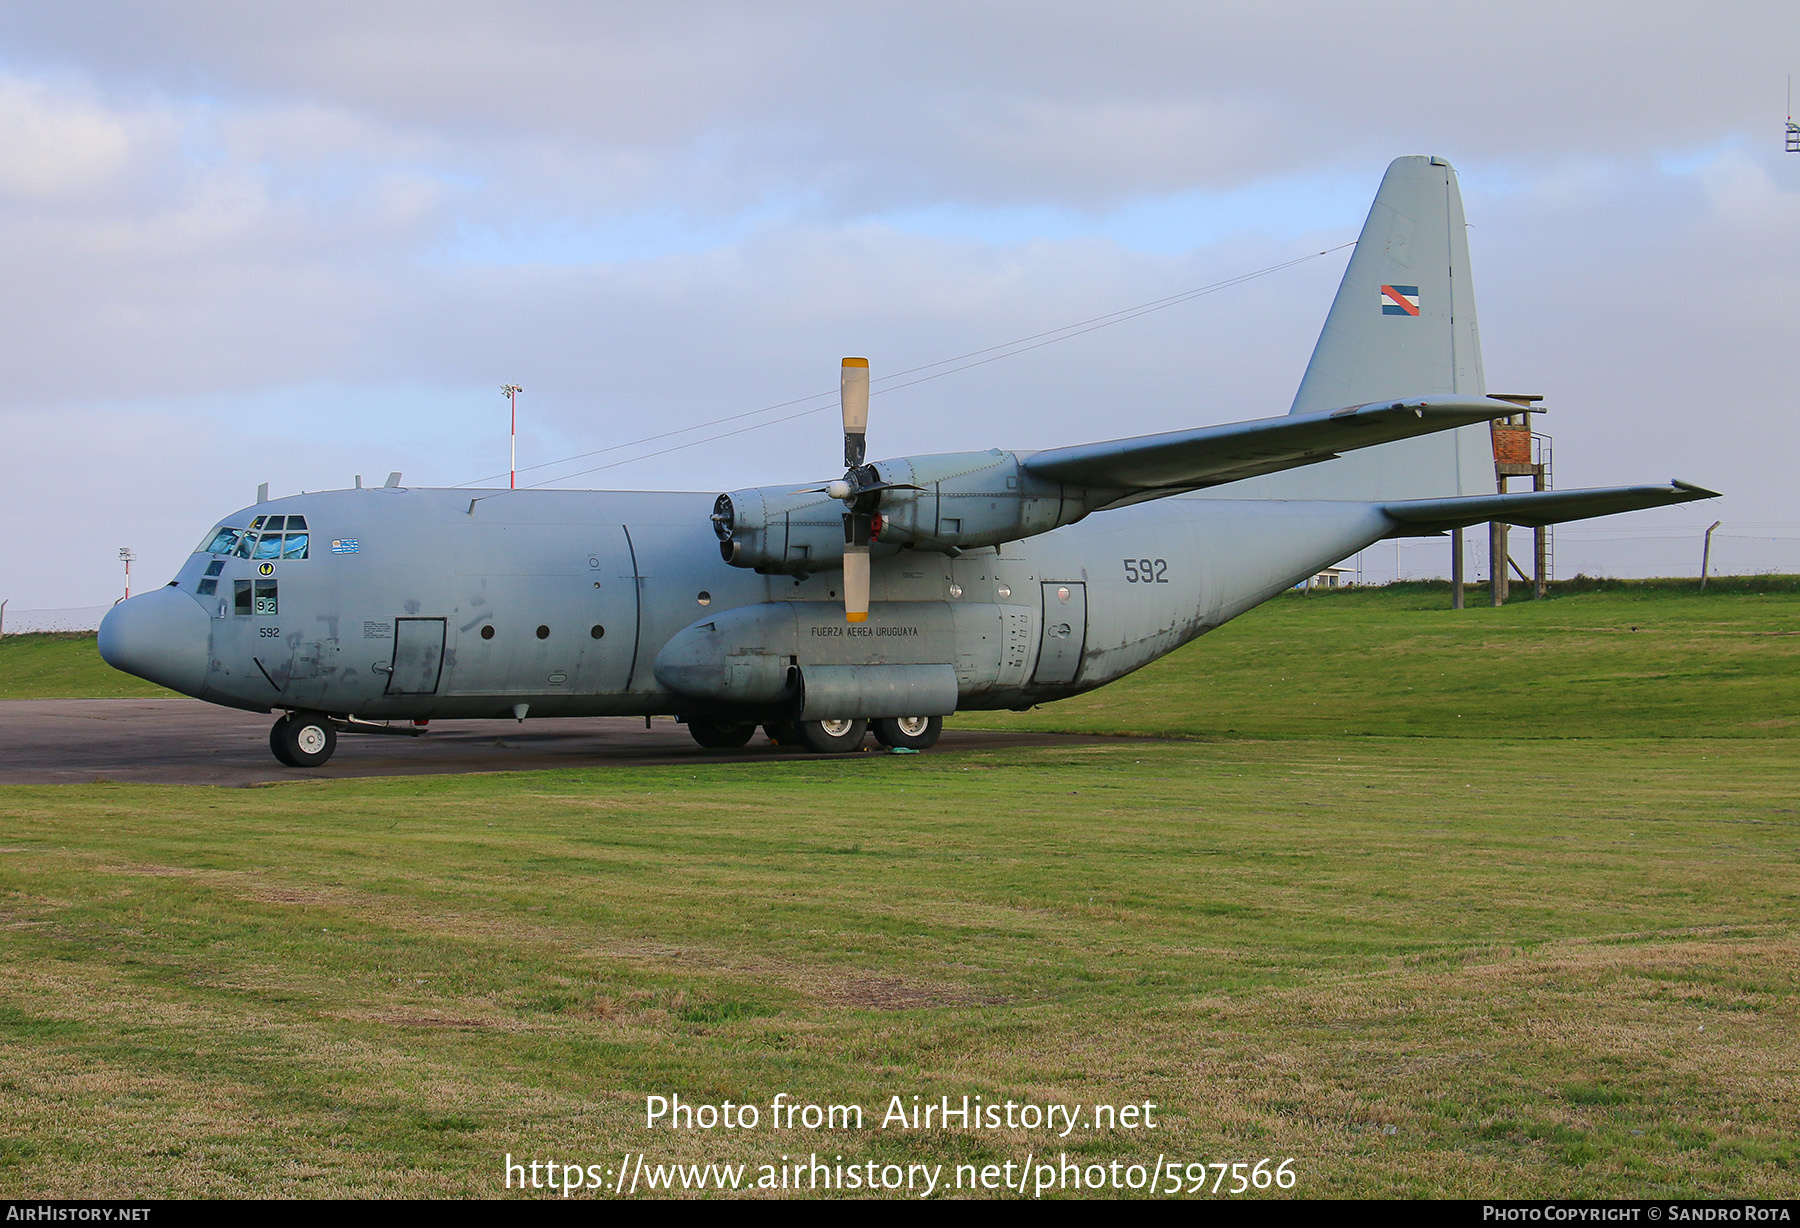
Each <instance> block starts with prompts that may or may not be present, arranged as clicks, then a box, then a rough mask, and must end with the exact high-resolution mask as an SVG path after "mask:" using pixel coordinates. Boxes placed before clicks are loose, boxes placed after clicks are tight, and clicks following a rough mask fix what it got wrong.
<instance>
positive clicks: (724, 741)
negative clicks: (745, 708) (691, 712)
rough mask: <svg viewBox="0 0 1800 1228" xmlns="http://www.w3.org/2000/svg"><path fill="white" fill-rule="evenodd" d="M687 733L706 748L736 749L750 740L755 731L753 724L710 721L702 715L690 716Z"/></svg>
mask: <svg viewBox="0 0 1800 1228" xmlns="http://www.w3.org/2000/svg"><path fill="white" fill-rule="evenodd" d="M687 729H688V734H689V735H690V736H691V737H692V738H693V739H694V741H696V742H698V743H699V744H700V745H702V746H704V747H705V748H706V749H707V750H736V749H737V748H738V747H740V746H743V745H745V744H746V743H748V742H749V741H750V737H751V735H752V734H754V733H755V732H756V726H755V725H740V724H738V723H736V722H734V721H711V720H707V719H705V718H704V717H698V716H696V717H690V718H689V719H688V723H687Z"/></svg>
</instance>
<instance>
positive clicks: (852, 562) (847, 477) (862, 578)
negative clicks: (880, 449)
mask: <svg viewBox="0 0 1800 1228" xmlns="http://www.w3.org/2000/svg"><path fill="white" fill-rule="evenodd" d="M838 389H839V395H840V397H841V398H842V401H843V407H844V476H843V477H841V478H839V479H838V480H837V481H835V482H827V483H825V485H823V486H809V487H806V488H805V489H804V490H797V491H795V492H794V493H795V494H821V495H829V496H831V497H832V498H833V499H838V500H841V501H842V502H843V504H844V506H845V507H847V508H848V509H849V510H848V511H847V512H845V513H844V621H845V622H852V623H860V622H867V621H868V619H869V544H870V543H871V542H873V541H874V540H875V535H876V533H878V532H879V531H880V522H881V517H880V516H878V515H876V509H877V508H879V507H880V506H881V492H882V491H884V490H919V489H920V487H917V486H914V485H913V484H912V483H910V482H884V481H882V480H881V474H880V473H878V472H877V471H876V469H875V466H873V465H865V464H864V463H863V459H864V457H865V456H867V454H868V446H869V445H868V431H869V360H868V359H866V358H846V359H844V368H843V375H842V377H841V378H840V380H839V383H838Z"/></svg>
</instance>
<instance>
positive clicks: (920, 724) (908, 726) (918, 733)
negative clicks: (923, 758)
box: [874, 716, 944, 750]
mask: <svg viewBox="0 0 1800 1228" xmlns="http://www.w3.org/2000/svg"><path fill="white" fill-rule="evenodd" d="M874 724H875V740H876V741H877V742H879V743H881V744H882V745H883V746H887V747H896V746H897V747H900V748H901V749H903V750H930V749H931V748H932V747H934V746H936V745H937V740H938V738H940V737H942V736H943V733H944V718H943V717H941V716H884V717H882V718H881V719H880V720H878V721H876V722H875V723H874Z"/></svg>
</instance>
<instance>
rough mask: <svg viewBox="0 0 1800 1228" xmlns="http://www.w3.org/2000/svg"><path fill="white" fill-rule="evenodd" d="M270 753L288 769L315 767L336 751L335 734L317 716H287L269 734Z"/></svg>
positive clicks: (308, 713) (316, 713) (313, 714)
mask: <svg viewBox="0 0 1800 1228" xmlns="http://www.w3.org/2000/svg"><path fill="white" fill-rule="evenodd" d="M269 749H270V750H272V751H274V752H275V757H276V758H277V759H279V760H281V761H282V762H283V763H285V764H287V765H288V766H289V767H318V766H319V765H320V764H321V763H324V762H325V761H326V760H327V759H329V758H331V752H332V751H334V750H336V749H337V730H335V729H333V728H332V727H331V722H330V721H329V720H327V719H325V717H324V715H323V714H321V713H318V712H290V713H288V714H287V715H286V716H284V717H282V718H281V719H280V720H278V721H276V722H275V725H274V727H273V728H272V729H270V730H269Z"/></svg>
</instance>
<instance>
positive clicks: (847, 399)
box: [838, 358, 869, 469]
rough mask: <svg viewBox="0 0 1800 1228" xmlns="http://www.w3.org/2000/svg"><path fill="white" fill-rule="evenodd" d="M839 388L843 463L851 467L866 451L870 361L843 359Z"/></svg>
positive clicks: (864, 359) (855, 464) (854, 465)
mask: <svg viewBox="0 0 1800 1228" xmlns="http://www.w3.org/2000/svg"><path fill="white" fill-rule="evenodd" d="M838 387H839V392H840V394H841V396H842V398H843V403H844V464H845V465H846V466H848V467H849V468H851V469H854V468H856V467H857V466H858V465H860V464H862V463H863V456H864V455H865V454H866V453H867V451H868V432H869V360H868V359H866V358H846V359H844V372H843V377H842V379H841V381H840V383H839V385H838Z"/></svg>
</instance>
